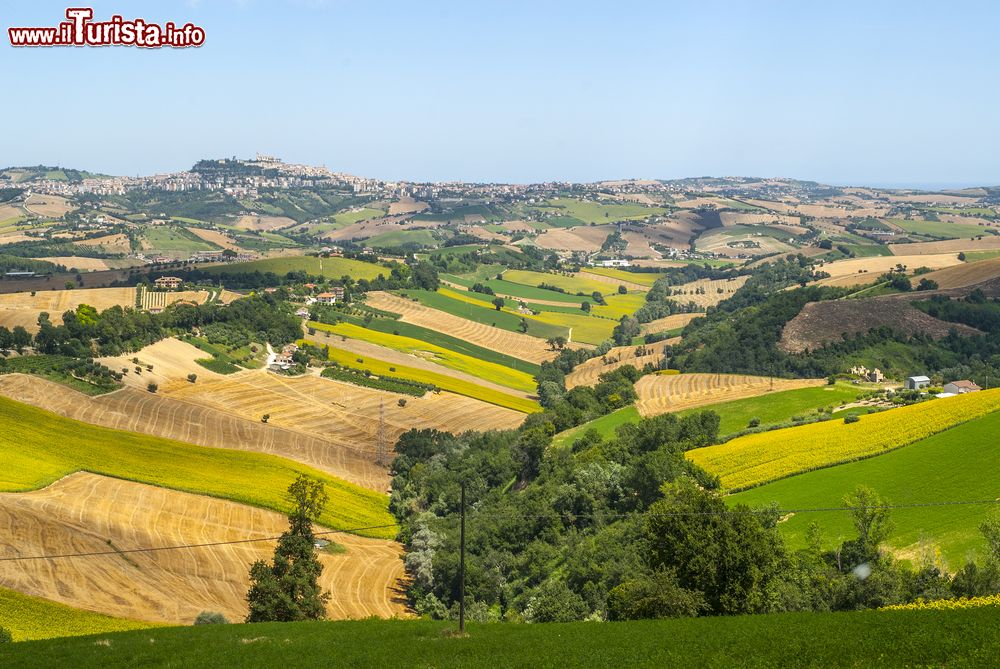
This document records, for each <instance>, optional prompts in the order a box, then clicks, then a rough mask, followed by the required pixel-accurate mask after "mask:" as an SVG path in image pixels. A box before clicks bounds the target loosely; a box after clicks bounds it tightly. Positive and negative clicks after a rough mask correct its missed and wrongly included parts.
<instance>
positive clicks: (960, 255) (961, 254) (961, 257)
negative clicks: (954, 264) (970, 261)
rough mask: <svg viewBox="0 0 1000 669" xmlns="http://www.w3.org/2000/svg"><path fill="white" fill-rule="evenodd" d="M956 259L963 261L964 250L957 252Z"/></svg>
mask: <svg viewBox="0 0 1000 669" xmlns="http://www.w3.org/2000/svg"><path fill="white" fill-rule="evenodd" d="M958 259H959V261H961V262H965V252H964V251H962V252H960V253H959V254H958Z"/></svg>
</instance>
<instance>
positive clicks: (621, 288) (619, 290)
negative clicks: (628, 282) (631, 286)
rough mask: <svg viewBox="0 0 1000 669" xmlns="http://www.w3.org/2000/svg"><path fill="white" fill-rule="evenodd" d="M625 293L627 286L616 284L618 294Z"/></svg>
mask: <svg viewBox="0 0 1000 669" xmlns="http://www.w3.org/2000/svg"><path fill="white" fill-rule="evenodd" d="M626 293H628V288H626V287H625V286H618V294H619V295H625V294H626Z"/></svg>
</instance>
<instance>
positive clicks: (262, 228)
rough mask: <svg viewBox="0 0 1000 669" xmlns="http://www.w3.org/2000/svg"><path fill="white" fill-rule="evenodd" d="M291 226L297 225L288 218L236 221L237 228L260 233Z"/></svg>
mask: <svg viewBox="0 0 1000 669" xmlns="http://www.w3.org/2000/svg"><path fill="white" fill-rule="evenodd" d="M290 225H295V221H293V220H292V219H290V218H288V217H286V216H240V217H239V218H238V219H237V220H236V227H237V228H240V229H242V230H256V231H258V232H266V231H268V230H277V229H278V228H287V227H288V226H290ZM196 234H197V233H196ZM199 236H200V235H199Z"/></svg>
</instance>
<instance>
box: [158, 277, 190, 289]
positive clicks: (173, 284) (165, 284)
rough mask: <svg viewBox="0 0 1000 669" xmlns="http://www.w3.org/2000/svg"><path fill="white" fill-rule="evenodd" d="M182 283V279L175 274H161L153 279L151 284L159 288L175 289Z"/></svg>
mask: <svg viewBox="0 0 1000 669" xmlns="http://www.w3.org/2000/svg"><path fill="white" fill-rule="evenodd" d="M182 283H184V281H183V279H181V278H179V277H176V276H161V277H160V278H159V279H157V280H155V281H153V285H154V286H156V287H157V288H160V289H161V290H177V289H178V288H180V287H181V284H182Z"/></svg>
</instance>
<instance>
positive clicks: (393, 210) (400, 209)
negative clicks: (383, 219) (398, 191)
mask: <svg viewBox="0 0 1000 669" xmlns="http://www.w3.org/2000/svg"><path fill="white" fill-rule="evenodd" d="M429 206H430V205H429V204H427V203H426V202H420V201H418V200H414V199H413V198H412V197H401V198H399V200H397V201H396V202H392V203H390V204H389V215H390V216H396V215H398V214H418V213H420V212H422V211H423V210H424V209H427V208H428V207H429Z"/></svg>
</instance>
